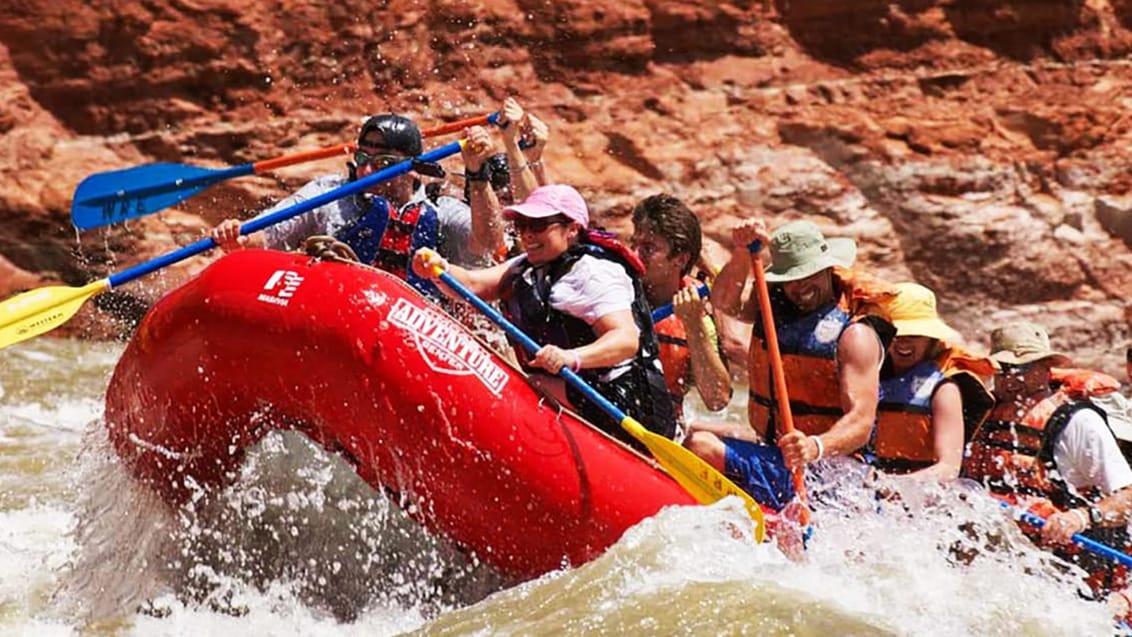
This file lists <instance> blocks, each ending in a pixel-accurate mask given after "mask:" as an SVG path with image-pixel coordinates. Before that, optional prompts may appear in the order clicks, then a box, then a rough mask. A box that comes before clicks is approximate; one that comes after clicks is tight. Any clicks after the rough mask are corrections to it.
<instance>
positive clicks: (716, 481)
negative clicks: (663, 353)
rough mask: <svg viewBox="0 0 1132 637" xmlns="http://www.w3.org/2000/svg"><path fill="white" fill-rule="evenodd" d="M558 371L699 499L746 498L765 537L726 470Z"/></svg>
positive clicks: (534, 346)
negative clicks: (651, 428)
mask: <svg viewBox="0 0 1132 637" xmlns="http://www.w3.org/2000/svg"><path fill="white" fill-rule="evenodd" d="M436 274H437V277H438V278H439V279H440V281H441V282H442V283H444V284H445V285H447V286H448V287H449V288H451V289H452V290H453V291H454V292H456V294H458V295H460V297H462V298H463V299H464V300H466V301H467V302H469V303H471V304H472V305H474V306H475V307H476V309H478V310H479V311H480V312H483V313H484V315H485V316H487V317H488V318H489V319H491V320H492V321H493V322H494V323H495V324H496V325H498V326H499V327H501V328H502V329H503V331H504V332H506V333H507V335H508V336H510V337H511V338H513V339H515V341H517V342H518V343H519V344H520V345H522V346H523V349H525V350H527V351H528V352H530V353H531V354H534V353H536V352H538V350H539V349H540V346H539V344H538V343H536V342H535V341H534V340H532V339H531V337H529V336H527V335H526V334H525V333H524V332H523V331H522V330H520V329H519V328H518V327H516V326H515V325H514V324H512V323H511V322H510V321H508V320H507V319H506V318H505V317H504V316H503V315H502V314H500V313H499V311H498V310H496V309H495V308H493V307H491V306H490V305H488V304H487V303H485V302H484V301H483V299H481V298H479V297H478V296H476V295H475V294H473V293H472V291H471V290H469V289H468V288H466V287H464V285H463V284H462V283H460V282H459V281H457V280H456V278H455V277H453V276H452V275H451V274H449V273H447V272H444V271H443V270H441V269H439V268H437V270H436ZM558 373H559V375H560V376H562V378H564V379H565V380H566V382H568V383H570V385H571V386H573V387H574V388H575V389H577V390H579V391H581V392H582V393H583V394H584V395H585V396H586V397H587V398H588V399H590V400H592V401H594V403H596V404H597V405H598V406H599V407H601V409H602V410H603V411H605V413H607V414H609V415H610V416H611V417H613V418H614V419H615V420H617V421H619V422H620V423H621V427H622V428H624V429H625V431H627V432H628V433H629V435H631V436H633V437H634V438H636V439H637V440H638V441H640V442H641V443H642V444H643V445H644V446H645V447H646V448H647V449H648V450H649V451H650V452H651V453H652V454H653V457H654V458H655V459H656V461H657V463H658V464H660V466H661V467H663V468H664V469H665V470H666V471H667V472H668V474H669V475H670V476H672V478H673V479H674V480H676V482H677V483H678V484H680V485H681V486H682V487H684V489H685V490H687V491H688V493H689V494H691V495H692V496H693V497H694V498H696V499H697V500H698V501H700V502H701V503H704V504H708V503H711V502H715V501H717V500H720V499H722V498H724V497H726V496H729V495H731V496H735V497H737V498H739V499H740V500H742V501H743V505H744V506H745V507H746V509H747V511H748V513H749V514H750V515H751V519H753V520H754V521H755V523H756V525H755V539H756V541H758V542H761V541H762V540H763V538H764V537H765V535H766V522H765V518H764V513H763V510H762V508H761V506H760V505H759V504H758V503H757V502H755V500H754V499H753V498H751V496H750V495H749V494H748V493H746V492H744V491H743V490H742V489H740V488H739V487H738V486H736V485H735V483H733V482H731V481H730V480H728V479H727V477H725V476H724V475H723V474H722V473H720V472H719V471H717V470H716V469H715V468H714V467H712V466H711V465H709V464H707V462H705V461H704V460H703V459H701V458H698V457H696V456H695V454H693V453H692V452H691V451H689V450H688V449H686V448H684V447H683V446H681V445H680V444H679V443H677V442H675V441H673V440H669V439H668V438H665V437H664V436H661V435H659V434H656V433H653V432H651V431H649V430H647V429H645V427H644V426H643V425H642V424H641V423H639V422H637V420H636V419H634V418H633V417H632V416H629V415H627V414H625V412H623V411H621V410H620V409H619V408H618V407H617V406H616V405H614V404H613V403H611V402H610V401H609V400H607V399H606V398H605V396H602V395H601V394H599V393H598V392H597V391H596V390H594V388H593V387H590V385H589V384H588V383H586V381H584V380H582V378H581V376H578V375H577V374H576V373H574V371H573V370H571V369H569V368H567V367H563V368H561V369H560V370H559V372H558Z"/></svg>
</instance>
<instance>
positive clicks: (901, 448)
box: [871, 347, 994, 473]
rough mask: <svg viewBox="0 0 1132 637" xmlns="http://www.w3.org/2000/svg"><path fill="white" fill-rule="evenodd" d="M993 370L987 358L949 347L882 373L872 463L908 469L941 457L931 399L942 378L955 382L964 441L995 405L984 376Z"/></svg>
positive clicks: (891, 470)
mask: <svg viewBox="0 0 1132 637" xmlns="http://www.w3.org/2000/svg"><path fill="white" fill-rule="evenodd" d="M993 374H994V363H992V362H991V361H990V359H987V358H985V357H978V356H974V355H972V354H968V353H967V352H965V351H963V350H962V349H960V348H957V347H947V348H945V349H944V350H943V351H941V352H940V353H939V354H938V355H937V356H936V357H935V358H934V359H932V360H927V361H924V362H922V363H920V364H919V365H916V366H914V367H912V368H911V369H909V370H907V371H906V372H904V373H903V374H899V375H891V376H889V377H887V378H881V382H880V402H879V403H878V405H877V426H876V430H875V433H874V435H873V441H872V444H871V451H872V453H871V455H872V456H873V466H875V467H877V468H878V469H880V470H882V471H885V472H888V473H910V472H912V471H917V470H919V469H923V468H925V467H929V466H931V465H933V464H935V463H937V462H939V456H937V455H936V451H935V436H934V432H933V429H932V399H933V398H934V397H935V392H936V390H937V389H939V387H940V386H942V385H943V383H945V382H954V383H956V384H957V385H958V387H959V391H960V394H961V395H962V398H963V421H964V431H965V432H966V437H965V438H964V440H969V439H970V435H971V434H973V433H974V431H975V429H976V428H977V427H978V426H979V425H980V424H982V422H983V420H985V419H986V417H987V414H988V413H990V410H991V408H992V407H993V406H994V399H993V397H992V396H991V393H990V391H989V390H988V389H987V388H986V385H985V384H984V382H983V380H982V378H989V377H990V376H992V375H993Z"/></svg>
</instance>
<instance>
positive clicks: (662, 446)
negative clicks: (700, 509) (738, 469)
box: [621, 416, 766, 542]
mask: <svg viewBox="0 0 1132 637" xmlns="http://www.w3.org/2000/svg"><path fill="white" fill-rule="evenodd" d="M621 427H623V428H624V429H625V431H627V432H629V435H630V436H633V437H634V438H636V439H637V440H639V441H641V444H643V445H644V446H645V447H647V448H648V450H649V451H650V452H652V455H653V457H654V458H656V461H657V463H658V464H660V466H661V467H663V468H664V470H665V471H667V472H668V475H670V476H672V478H673V479H674V480H676V482H677V483H679V484H680V486H682V487H684V489H685V490H686V491H687V492H688V493H690V494H692V497H693V498H695V499H696V500H699V501H700V503H702V504H711V503H713V502H717V501H719V500H721V499H723V498H725V497H727V496H729V495H733V496H737V497H739V498H740V499H742V500H743V504H744V505H745V506H746V507H747V512H748V513H750V515H751V519H752V520H754V521H755V539H756V540H757V541H759V542H762V541H763V539H764V538H765V537H766V521H765V520H764V519H763V509H762V507H760V506H759V503H758V502H755V499H754V498H752V497H751V496H750V495H749V494H748V493H747V492H746V491H743V490H742V489H740V488H739V487H738V486H737V485H736V484H735V483H734V482H732V481H730V480H728V479H727V477H726V476H724V475H723V474H722V473H720V472H719V471H717V470H716V468H715V467H713V466H711V465H710V464H708V463H707V462H705V461H704V460H703V459H702V458H700V457H699V456H697V455H696V454H694V453H692V452H691V451H688V450H687V449H686V448H684V447H683V446H682V445H680V444H679V443H677V442H675V441H673V440H669V439H668V438H665V437H664V436H661V435H659V434H655V433H653V432H651V431H649V430H648V429H645V428H644V426H643V425H641V423H639V422H637V421H636V420H634V419H632V418H630V417H628V416H626V417H625V419H624V420H622V421H621Z"/></svg>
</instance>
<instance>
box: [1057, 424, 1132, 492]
mask: <svg viewBox="0 0 1132 637" xmlns="http://www.w3.org/2000/svg"><path fill="white" fill-rule="evenodd" d="M1053 460H1054V462H1055V463H1057V470H1058V472H1059V473H1061V477H1062V478H1064V479H1065V481H1066V482H1067V483H1068V484H1069V485H1070V486H1072V487H1074V488H1075V489H1077V490H1079V491H1084V490H1086V489H1089V488H1091V487H1096V488H1098V489H1100V490H1101V491H1102V492H1103V493H1104V494H1105V495H1106V496H1107V495H1111V494H1113V493H1115V492H1117V491H1119V490H1120V489H1123V488H1124V487H1126V486H1128V485H1132V468H1129V466H1128V462H1127V461H1126V460H1125V459H1124V455H1123V454H1121V453H1120V447H1118V446H1117V444H1116V439H1115V438H1113V437H1112V432H1111V431H1109V428H1108V425H1106V424H1105V422H1104V420H1103V419H1101V417H1100V414H1098V413H1096V412H1095V411H1093V410H1092V409H1082V410H1079V411H1078V412H1077V413H1075V414H1073V417H1072V418H1070V419H1069V423H1068V424H1066V425H1065V430H1064V431H1062V432H1061V435H1060V436H1059V437H1058V438H1057V442H1056V443H1054V446H1053Z"/></svg>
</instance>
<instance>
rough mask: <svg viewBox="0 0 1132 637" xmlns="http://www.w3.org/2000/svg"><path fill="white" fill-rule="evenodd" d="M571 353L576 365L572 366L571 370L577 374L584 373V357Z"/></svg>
mask: <svg viewBox="0 0 1132 637" xmlns="http://www.w3.org/2000/svg"><path fill="white" fill-rule="evenodd" d="M570 353H571V354H573V355H574V364H573V365H571V366H570V369H572V370H574V372H575V373H577V372H580V371H582V357H581V356H578V352H576V351H574V350H570Z"/></svg>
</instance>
